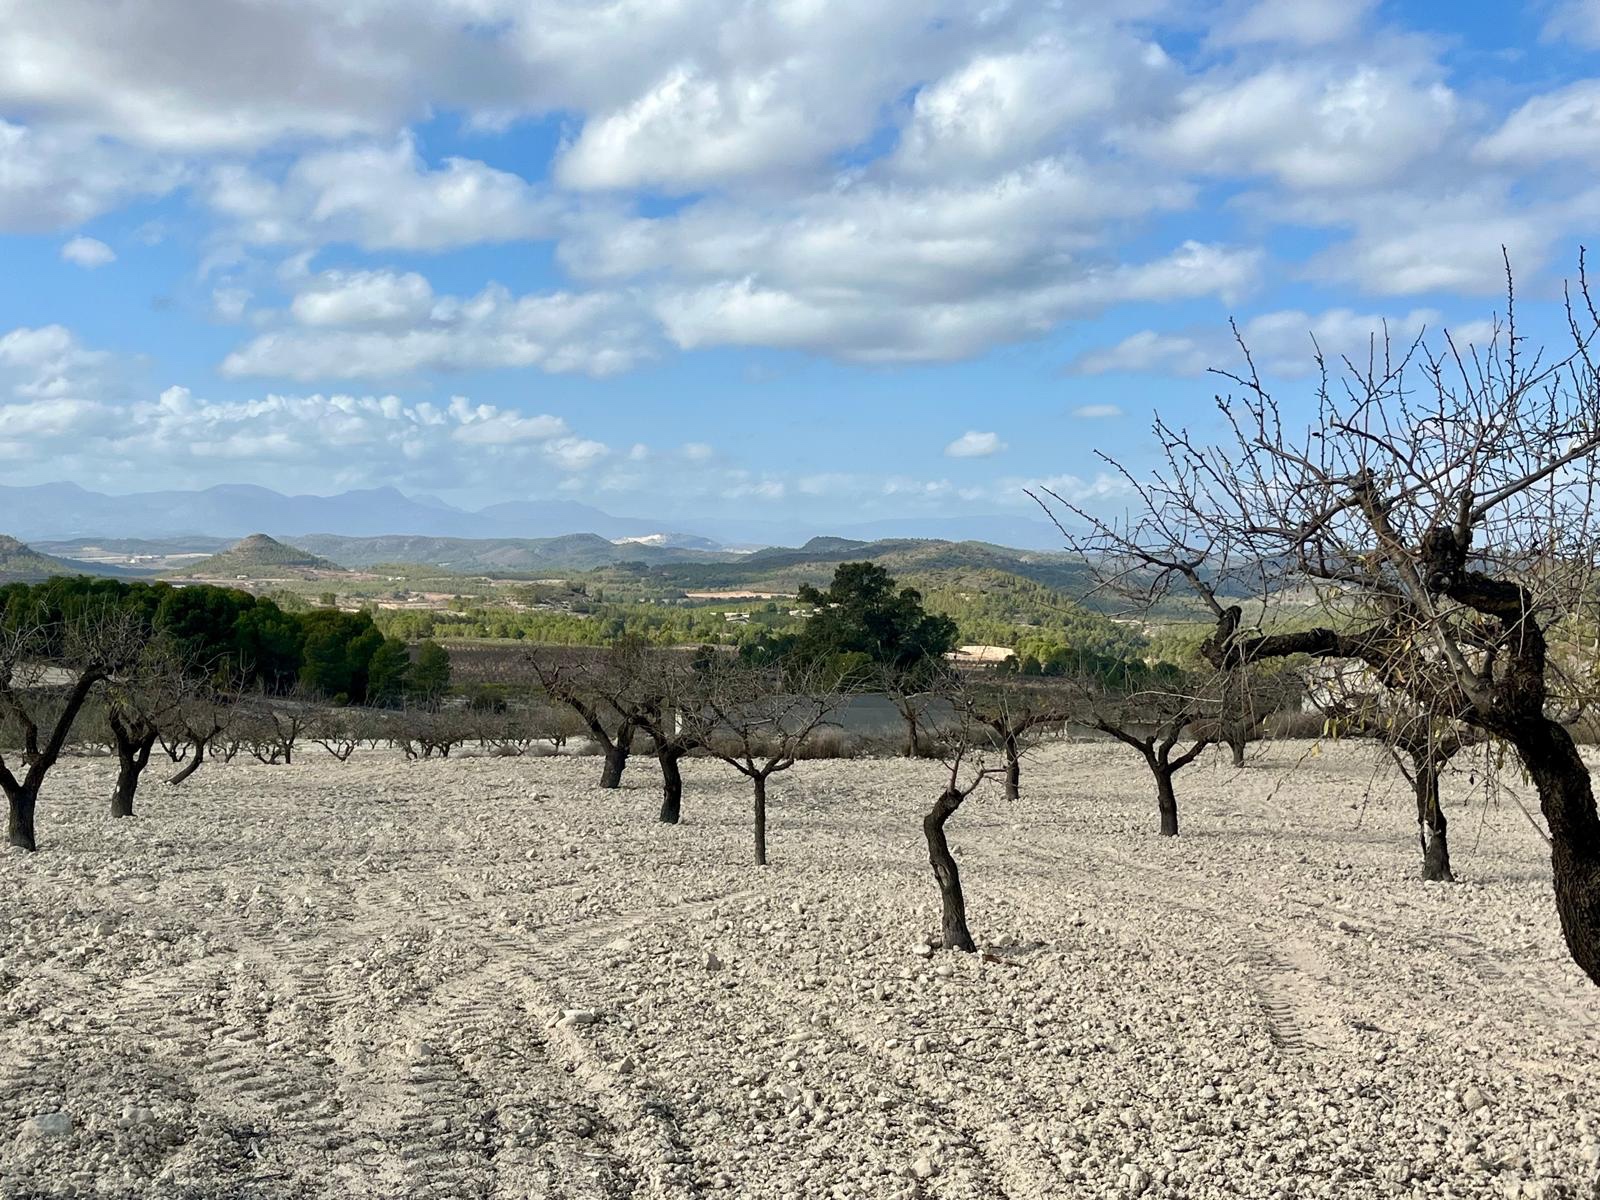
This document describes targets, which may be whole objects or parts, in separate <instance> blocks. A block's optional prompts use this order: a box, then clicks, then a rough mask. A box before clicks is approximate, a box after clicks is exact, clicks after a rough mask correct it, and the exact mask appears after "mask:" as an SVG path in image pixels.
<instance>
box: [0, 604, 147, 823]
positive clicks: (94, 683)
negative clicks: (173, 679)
mask: <svg viewBox="0 0 1600 1200" xmlns="http://www.w3.org/2000/svg"><path fill="white" fill-rule="evenodd" d="M143 640H144V639H143V636H142V630H141V629H140V627H139V621H138V619H137V618H136V616H135V615H133V614H132V613H129V612H127V611H125V610H122V609H119V608H117V607H115V606H109V605H108V606H105V607H96V608H90V609H86V610H84V611H81V612H77V613H71V614H47V613H44V612H40V613H39V614H38V615H37V616H31V615H28V614H13V616H12V619H11V620H10V621H8V622H7V623H6V624H5V625H4V626H0V716H4V717H5V718H7V719H8V721H9V723H10V724H11V725H12V726H13V727H14V728H15V730H16V733H17V740H18V741H19V743H20V750H21V754H20V755H18V756H16V757H15V759H8V758H7V757H6V753H5V752H4V751H3V750H0V790H3V791H4V792H5V795H6V806H7V818H6V835H7V839H8V841H9V842H10V844H11V845H13V846H18V847H21V848H22V849H24V850H33V849H36V848H37V845H38V843H37V840H36V837H35V826H34V815H35V812H36V810H37V808H38V804H39V791H40V788H41V787H43V785H44V780H45V777H46V776H47V775H48V774H49V773H50V770H51V768H52V767H54V766H55V765H56V762H57V760H58V759H59V758H60V757H61V751H62V749H63V747H64V746H65V745H66V741H67V738H68V735H69V734H70V732H71V730H72V725H73V722H74V721H76V720H77V717H78V714H79V712H81V711H82V709H83V706H84V704H85V703H86V702H87V701H88V699H89V697H90V695H91V693H93V692H94V690H95V689H96V688H97V687H99V686H100V685H101V684H102V683H103V682H104V681H105V680H106V679H108V678H110V677H111V676H112V675H113V674H115V673H116V672H117V671H119V670H123V669H126V667H127V666H128V664H129V663H130V662H132V661H133V660H134V659H135V658H136V657H137V655H138V653H139V648H140V646H141V645H142V644H143Z"/></svg>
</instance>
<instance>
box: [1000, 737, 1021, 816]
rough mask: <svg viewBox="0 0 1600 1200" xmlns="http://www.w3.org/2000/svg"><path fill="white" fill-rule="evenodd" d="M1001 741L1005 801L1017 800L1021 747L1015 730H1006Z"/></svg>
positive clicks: (1019, 782) (1019, 781) (1019, 787)
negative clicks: (1003, 757)
mask: <svg viewBox="0 0 1600 1200" xmlns="http://www.w3.org/2000/svg"><path fill="white" fill-rule="evenodd" d="M1003 740H1004V747H1005V755H1006V799H1007V800H1017V799H1020V798H1021V797H1022V747H1021V745H1020V744H1019V743H1018V741H1017V734H1016V731H1015V730H1011V729H1008V730H1006V731H1005V733H1004V735H1003Z"/></svg>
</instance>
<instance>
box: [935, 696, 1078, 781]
mask: <svg viewBox="0 0 1600 1200" xmlns="http://www.w3.org/2000/svg"><path fill="white" fill-rule="evenodd" d="M961 695H962V697H963V702H964V703H965V704H966V706H967V711H966V714H965V715H966V716H967V717H968V718H969V719H971V720H974V721H976V722H978V723H979V724H981V725H983V726H984V727H985V728H987V729H988V730H989V731H990V733H991V734H992V735H993V737H994V741H995V745H996V747H997V748H998V749H999V750H1000V753H1001V755H1002V757H1003V759H1004V762H1005V785H1006V799H1007V800H1017V799H1020V798H1021V796H1022V756H1023V750H1024V749H1025V748H1026V747H1027V746H1028V744H1029V743H1030V742H1031V741H1033V739H1035V738H1036V737H1037V736H1038V735H1039V734H1040V732H1041V731H1043V730H1046V729H1048V728H1050V727H1051V726H1060V725H1062V724H1064V723H1065V722H1066V721H1068V720H1069V719H1070V718H1071V717H1072V716H1073V715H1074V710H1075V707H1077V706H1076V705H1075V704H1074V697H1073V695H1072V694H1071V692H1070V691H1069V690H1068V689H1067V688H1064V687H1062V686H1061V685H1060V684H1058V683H1056V682H1055V681H1053V680H1046V679H1024V678H1022V677H1021V676H1017V675H999V674H994V675H986V676H977V677H973V678H971V679H969V680H968V681H967V683H966V685H965V686H964V688H963V689H962V692H961Z"/></svg>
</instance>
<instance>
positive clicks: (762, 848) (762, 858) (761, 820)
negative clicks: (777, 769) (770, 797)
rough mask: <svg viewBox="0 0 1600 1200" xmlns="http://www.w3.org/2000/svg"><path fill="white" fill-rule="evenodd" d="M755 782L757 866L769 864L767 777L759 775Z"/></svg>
mask: <svg viewBox="0 0 1600 1200" xmlns="http://www.w3.org/2000/svg"><path fill="white" fill-rule="evenodd" d="M754 783H755V794H756V795H755V803H756V813H755V818H756V866H758V867H764V866H766V865H767V779H766V776H765V775H757V776H756V777H755V780H754Z"/></svg>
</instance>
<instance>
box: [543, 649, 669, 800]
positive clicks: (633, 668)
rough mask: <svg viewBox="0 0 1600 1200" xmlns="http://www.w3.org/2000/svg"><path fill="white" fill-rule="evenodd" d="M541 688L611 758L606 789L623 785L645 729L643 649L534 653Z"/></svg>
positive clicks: (602, 777)
mask: <svg viewBox="0 0 1600 1200" xmlns="http://www.w3.org/2000/svg"><path fill="white" fill-rule="evenodd" d="M527 661H528V665H529V666H530V667H531V668H532V669H533V673H534V675H535V676H537V677H538V680H539V685H540V686H541V687H542V688H543V689H544V690H545V693H546V694H547V695H548V696H549V697H550V698H551V699H552V700H554V701H556V702H557V703H560V704H564V705H566V706H567V707H568V708H569V709H571V710H572V712H573V713H575V714H576V715H577V717H578V719H579V720H581V721H582V722H583V726H584V728H585V729H587V730H588V731H589V736H590V737H592V738H593V739H594V741H595V744H596V745H598V746H599V747H600V748H601V750H602V751H603V753H604V754H605V765H604V766H603V767H602V768H601V772H600V786H601V787H603V788H618V787H621V786H622V773H623V771H624V770H626V769H627V766H628V757H629V755H631V754H632V753H633V739H634V735H635V733H637V732H638V729H639V713H638V712H637V708H638V705H639V703H640V702H641V701H642V700H644V699H647V698H648V697H643V696H641V695H640V694H639V685H640V679H641V675H642V672H643V668H644V651H643V649H642V648H640V647H634V646H618V647H613V648H611V649H610V650H602V651H595V650H589V649H581V650H568V649H555V648H551V649H543V650H539V651H537V652H535V653H533V654H530V655H528V660H527Z"/></svg>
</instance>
